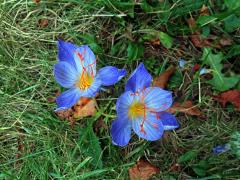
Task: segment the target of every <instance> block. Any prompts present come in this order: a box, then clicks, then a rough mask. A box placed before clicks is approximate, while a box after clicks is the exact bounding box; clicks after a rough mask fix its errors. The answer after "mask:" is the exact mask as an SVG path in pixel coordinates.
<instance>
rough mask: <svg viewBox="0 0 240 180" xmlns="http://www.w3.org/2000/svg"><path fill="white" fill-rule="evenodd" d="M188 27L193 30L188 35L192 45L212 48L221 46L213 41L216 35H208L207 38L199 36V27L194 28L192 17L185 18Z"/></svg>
mask: <svg viewBox="0 0 240 180" xmlns="http://www.w3.org/2000/svg"><path fill="white" fill-rule="evenodd" d="M187 22H188V26H189V28H190V29H191V30H192V31H193V33H192V34H191V35H190V40H191V41H192V43H193V45H194V46H195V47H198V48H203V47H213V48H221V46H220V45H219V43H214V40H216V36H214V35H209V37H208V38H206V39H203V38H201V33H200V29H198V30H196V28H197V25H196V21H195V19H193V18H192V17H191V18H189V19H188V20H187Z"/></svg>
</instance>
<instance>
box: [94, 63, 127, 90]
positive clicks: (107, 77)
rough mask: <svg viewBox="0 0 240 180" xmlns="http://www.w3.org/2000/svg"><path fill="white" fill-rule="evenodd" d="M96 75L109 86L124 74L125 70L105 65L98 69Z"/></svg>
mask: <svg viewBox="0 0 240 180" xmlns="http://www.w3.org/2000/svg"><path fill="white" fill-rule="evenodd" d="M98 75H99V76H100V78H101V80H102V84H103V85H104V86H111V85H113V84H115V83H117V82H118V81H119V80H120V79H122V78H123V77H124V76H125V75H126V70H125V69H118V68H116V67H113V66H106V67H103V68H101V69H100V70H99V71H98Z"/></svg>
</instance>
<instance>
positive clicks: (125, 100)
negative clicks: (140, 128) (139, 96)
mask: <svg viewBox="0 0 240 180" xmlns="http://www.w3.org/2000/svg"><path fill="white" fill-rule="evenodd" d="M133 100H134V96H133V93H132V92H131V91H127V92H124V93H123V94H122V95H121V96H120V97H119V98H118V100H117V103H116V109H117V116H118V117H119V118H124V119H128V108H129V106H130V105H131V103H132V102H133Z"/></svg>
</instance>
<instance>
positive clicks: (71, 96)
mask: <svg viewBox="0 0 240 180" xmlns="http://www.w3.org/2000/svg"><path fill="white" fill-rule="evenodd" d="M81 96H82V95H81V92H80V90H79V88H71V89H69V90H67V91H65V92H63V93H62V94H60V96H58V97H57V99H56V103H57V109H56V110H55V111H59V110H64V109H69V108H71V107H72V106H73V105H75V104H76V103H77V101H78V100H79V99H80V97H81Z"/></svg>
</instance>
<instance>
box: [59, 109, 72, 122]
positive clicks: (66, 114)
mask: <svg viewBox="0 0 240 180" xmlns="http://www.w3.org/2000/svg"><path fill="white" fill-rule="evenodd" d="M56 114H57V116H58V117H59V118H60V119H61V120H65V119H67V120H71V117H72V116H73V110H72V109H66V110H61V111H57V112H56Z"/></svg>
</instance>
